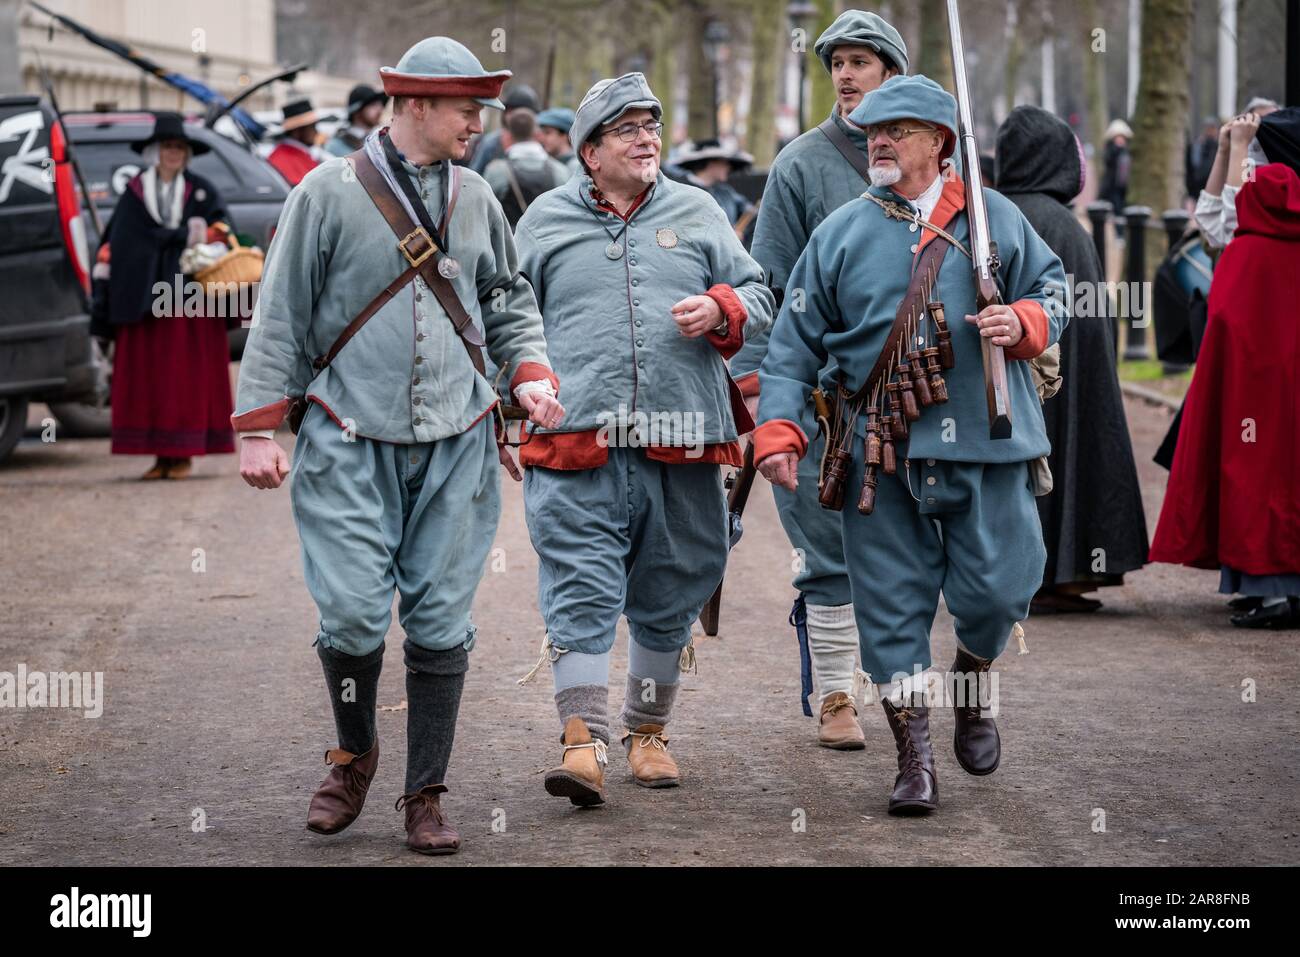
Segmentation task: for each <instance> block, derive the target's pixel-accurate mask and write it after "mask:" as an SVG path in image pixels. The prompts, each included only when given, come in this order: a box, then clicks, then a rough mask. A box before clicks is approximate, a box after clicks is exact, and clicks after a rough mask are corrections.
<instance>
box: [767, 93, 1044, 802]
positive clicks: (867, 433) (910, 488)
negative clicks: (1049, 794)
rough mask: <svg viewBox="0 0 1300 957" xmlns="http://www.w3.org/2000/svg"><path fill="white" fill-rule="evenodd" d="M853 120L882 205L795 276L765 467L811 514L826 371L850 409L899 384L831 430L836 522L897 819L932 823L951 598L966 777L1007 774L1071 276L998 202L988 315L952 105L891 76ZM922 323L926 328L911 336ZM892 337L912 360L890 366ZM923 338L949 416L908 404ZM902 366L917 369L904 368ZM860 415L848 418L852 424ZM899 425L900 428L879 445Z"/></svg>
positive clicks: (836, 220) (835, 226)
mask: <svg viewBox="0 0 1300 957" xmlns="http://www.w3.org/2000/svg"><path fill="white" fill-rule="evenodd" d="M850 118H851V119H852V120H853V122H855V123H857V124H859V125H860V126H861V127H862V128H863V129H864V130H865V131H866V136H867V142H868V148H869V150H870V154H869V158H870V163H871V165H870V167H869V175H870V177H871V181H872V186H871V188H870V189H869V190H868V191H867V193H866V194H864V195H863V197H861V198H859V199H855V200H853V201H852V202H850V203H847V204H845V205H844V206H842V207H840V208H839V209H838V210H836V211H835V212H834V213H832V214H831V215H830V216H828V217H827V218H826V220H825V221H824V222H823V223H822V224H821V225H820V226H818V227H817V229H816V230H814V231H813V234H812V236H811V238H810V239H809V241H808V246H807V248H805V249H804V251H803V254H802V255H801V256H800V257H799V261H798V262H797V263H796V264H795V267H794V269H793V270H792V271H791V273H790V277H789V282H788V284H787V292H786V301H785V304H784V305H783V306H782V307H781V315H780V318H779V319H778V321H777V323H776V327H775V329H774V330H773V332H772V338H771V342H770V343H769V346H768V350H767V355H766V357H765V358H764V359H763V365H762V368H761V369H760V371H759V379H760V380H761V382H762V392H761V398H760V400H759V420H760V424H759V426H758V428H757V430H756V431H755V433H754V450H755V451H754V460H755V462H756V463H757V465H758V469H759V471H760V472H762V473H763V475H764V476H766V477H767V478H768V480H769V481H771V482H772V483H773V485H776V486H780V487H781V488H783V489H786V490H787V491H789V492H792V493H794V492H800V493H804V494H813V495H814V497H815V495H816V492H817V474H818V469H817V467H816V463H814V467H813V469H812V471H811V474H810V475H808V476H807V477H805V472H804V470H803V469H800V468H798V467H797V463H798V460H799V459H800V458H806V457H809V451H810V450H809V445H810V443H809V440H808V435H809V416H808V415H807V413H806V409H807V404H808V397H809V394H810V393H811V392H812V390H813V389H814V388H816V387H817V386H818V385H819V383H820V382H821V381H822V374H823V370H824V369H825V368H826V366H827V364H828V361H829V362H830V363H833V364H834V366H835V367H836V370H837V372H836V376H837V380H838V379H840V377H842V381H843V385H844V388H845V389H846V390H848V392H849V393H851V394H852V393H856V392H857V390H859V389H862V388H863V387H864V386H867V385H869V384H870V383H872V381H873V376H874V375H875V374H876V371H877V370H882V369H883V370H886V371H885V372H884V377H883V378H880V379H878V380H876V381H879V382H880V383H881V384H882V385H883V384H885V383H888V390H885V389H875V390H873V391H871V392H870V393H869V394H864V395H863V396H862V398H861V400H860V401H861V402H862V406H859V407H858V408H859V409H860V410H861V412H860V414H859V413H850V414H849V415H848V416H846V417H843V418H842V421H843V422H844V423H845V424H844V432H843V433H840V432H839V430H838V429H837V430H836V432H837V435H838V434H844V435H846V436H848V438H846V439H845V440H844V441H843V443H840V442H837V443H836V445H835V446H834V448H835V449H836V451H837V455H836V458H837V460H838V461H839V462H840V463H841V466H840V467H841V468H843V470H844V481H843V487H844V488H845V489H846V491H847V492H848V493H849V494H847V495H846V496H845V502H844V505H843V508H842V510H841V511H839V512H838V514H837V513H836V511H834V510H831V509H828V510H827V514H828V515H831V516H832V517H834V518H835V519H836V520H837V521H838V522H839V523H840V533H841V541H842V543H843V548H844V554H845V559H846V566H847V569H848V576H849V582H850V586H851V589H852V592H851V597H852V605H853V611H854V614H855V617H856V621H857V626H858V632H859V634H860V635H861V636H862V642H861V653H862V662H863V668H864V670H865V671H866V672H867V674H868V675H869V676H870V680H871V681H872V682H873V683H874V684H875V686H876V691H877V693H878V694H879V696H880V700H881V704H882V706H883V708H884V711H885V715H886V717H887V719H888V722H889V724H890V727H891V730H892V731H893V732H894V740H895V744H896V746H897V750H898V769H899V773H898V777H897V778H896V779H895V783H894V788H893V792H892V794H891V795H890V800H889V812H890V813H891V814H917V813H927V812H929V811H932V810H934V809H935V808H936V807H937V806H938V783H937V779H936V777H935V769H934V756H933V753H932V749H931V744H930V733H929V721H930V710H931V709H930V705H929V701H930V700H931V698H930V697H929V696H928V695H929V692H930V691H931V688H930V687H928V685H929V684H930V682H931V678H930V675H929V674H928V672H929V669H930V664H931V661H930V631H931V628H932V627H933V623H934V615H935V609H936V607H937V605H938V601H939V596H940V594H942V595H943V598H944V601H945V603H946V605H947V608H948V611H949V612H950V613H951V614H952V616H953V619H954V624H955V631H956V636H957V645H958V651H957V657H956V660H955V662H954V663H953V666H952V669H951V672H952V673H953V674H954V675H958V676H971V677H969V678H965V679H964V681H965V683H964V684H962V685H961V686H960V693H959V695H957V696H956V697H955V698H954V700H953V701H952V702H951V703H952V704H953V706H954V720H955V732H954V737H953V750H954V752H955V753H956V756H957V761H958V763H959V764H961V766H962V768H963V769H964V770H966V771H967V772H968V773H970V774H974V775H983V774H991V773H992V772H993V771H994V770H996V769H997V767H998V762H999V760H1000V757H1001V745H1000V740H999V737H998V731H997V727H996V725H995V724H994V720H993V716H992V714H990V712H989V710H988V709H989V708H990V707H992V708H993V709H996V706H997V698H996V696H995V689H996V684H995V683H991V682H992V680H993V679H992V678H990V674H991V668H992V665H993V662H994V659H996V658H997V657H998V655H1000V654H1001V653H1002V651H1003V649H1004V648H1005V647H1006V644H1007V641H1008V639H1009V638H1010V636H1011V633H1012V630H1013V628H1015V627H1016V626H1017V623H1018V622H1019V621H1020V620H1021V619H1023V618H1025V617H1027V616H1028V613H1029V602H1030V600H1031V599H1032V598H1033V597H1034V593H1035V592H1036V591H1037V589H1038V586H1039V585H1040V584H1041V583H1042V577H1043V564H1044V561H1045V559H1046V550H1045V549H1044V547H1043V539H1042V531H1041V528H1040V526H1039V520H1038V509H1037V507H1036V505H1035V503H1034V496H1035V493H1036V492H1037V491H1041V489H1040V488H1039V487H1038V483H1037V482H1036V481H1035V477H1036V476H1035V473H1034V471H1033V469H1032V468H1031V464H1032V463H1033V461H1034V460H1036V459H1038V458H1039V457H1041V456H1044V455H1046V454H1047V452H1048V450H1049V448H1050V444H1049V442H1048V439H1047V433H1046V431H1045V429H1044V426H1043V413H1042V409H1041V407H1040V402H1039V398H1038V393H1037V391H1036V390H1035V386H1034V381H1033V377H1032V374H1031V371H1030V368H1029V363H1028V361H1027V360H1030V359H1033V358H1035V357H1037V356H1038V355H1040V354H1041V353H1042V352H1043V351H1044V350H1045V349H1046V348H1047V347H1048V346H1049V345H1050V344H1051V343H1053V342H1055V341H1056V340H1057V339H1058V338H1059V336H1060V334H1061V330H1062V329H1063V328H1064V326H1065V323H1066V319H1067V316H1066V315H1065V310H1064V308H1063V307H1062V302H1061V299H1062V297H1063V293H1064V290H1065V272H1064V270H1063V269H1062V268H1061V262H1060V260H1059V259H1057V257H1056V255H1055V254H1054V253H1053V252H1052V251H1051V249H1049V248H1048V246H1047V244H1046V243H1044V242H1043V240H1042V239H1040V238H1039V237H1038V234H1037V233H1035V232H1034V230H1033V228H1032V227H1031V226H1030V225H1029V222H1028V221H1027V220H1026V219H1025V217H1024V215H1023V214H1022V213H1021V212H1020V211H1019V210H1018V209H1017V208H1016V207H1015V206H1014V205H1013V204H1012V203H1011V202H1010V201H1009V200H1007V199H1005V198H1004V197H1002V196H1000V195H998V194H997V193H995V192H992V191H989V192H988V193H987V194H986V199H987V209H988V220H989V229H990V231H991V236H992V239H993V241H994V242H996V243H997V251H998V255H999V257H1000V260H1001V265H1000V267H999V269H998V272H997V282H998V286H999V289H1000V292H1001V299H1002V302H999V303H997V304H994V305H990V306H987V307H986V308H984V309H983V310H980V311H979V312H978V315H976V312H977V307H976V297H975V283H974V278H973V276H974V274H973V270H972V267H971V262H970V259H969V258H968V255H969V249H970V230H969V226H968V220H967V217H966V215H965V206H966V197H965V188H964V185H963V183H962V181H961V179H960V178H958V177H952V176H948V177H945V176H944V175H942V174H941V173H940V170H941V168H942V167H941V164H942V163H943V162H944V161H945V160H946V159H947V158H948V157H949V156H951V155H952V152H953V149H954V148H955V145H956V141H957V104H956V101H955V100H954V99H953V97H952V96H951V95H950V94H949V93H947V92H946V91H945V90H944V89H943V88H942V87H940V86H939V85H938V84H937V83H935V82H934V81H933V80H929V79H927V78H925V77H922V76H910V77H893V78H891V79H889V80H887V81H886V82H885V83H884V84H883V85H882V86H881V87H880V88H879V89H878V90H876V91H875V92H873V93H871V94H870V95H869V96H867V97H865V98H864V99H863V101H862V103H861V104H860V105H859V106H858V108H857V109H856V110H854V111H853V113H852V115H851V117H850ZM932 276H933V277H936V278H934V279H933V282H932V284H931V280H930V278H929V277H932ZM914 277H916V280H915V281H916V283H917V286H916V287H915V288H916V293H915V295H914V294H913V290H912V288H911V285H912V283H913V281H914ZM936 302H937V303H942V304H943V308H944V311H946V314H947V316H948V317H949V319H948V321H947V322H946V323H940V322H938V321H937V320H933V319H929V318H927V317H930V316H931V309H930V306H929V304H930V303H936ZM800 303H801V304H800ZM900 314H901V315H902V316H903V317H904V324H903V325H898V322H897V317H898V316H899V315H900ZM909 315H913V316H919V317H920V318H919V319H918V320H917V321H918V324H917V326H916V328H915V329H914V330H912V331H907V325H906V318H907V317H908V316H909ZM962 317H964V318H965V321H964V322H963V321H961V319H962ZM930 322H933V323H934V326H935V330H931V328H930V324H929V323H930ZM896 330H897V331H896ZM938 330H942V331H938ZM895 335H897V336H899V338H898V340H897V345H893V344H891V345H890V346H889V348H887V347H886V344H887V343H890V342H891V337H893V336H895ZM916 336H919V337H921V338H922V339H923V341H925V342H930V341H937V342H939V343H940V346H936V347H933V350H931V347H930V346H928V345H925V346H924V349H925V352H926V353H929V354H930V359H933V360H934V361H933V362H931V363H930V364H929V368H930V369H931V370H932V372H931V373H928V374H927V376H926V381H927V388H928V383H934V384H935V386H936V392H935V393H934V394H940V395H942V394H944V393H945V391H946V396H947V397H946V399H941V400H939V401H938V402H935V401H934V399H933V395H932V394H931V393H929V392H928V391H924V395H925V396H926V397H927V398H929V399H930V401H929V402H926V401H925V399H921V398H917V396H919V395H921V394H922V391H917V392H915V393H914V392H913V391H912V386H911V385H910V384H909V385H902V383H903V382H904V381H910V380H909V379H908V375H909V373H908V371H907V370H906V369H905V368H904V367H905V366H906V367H907V368H908V369H911V370H912V371H915V370H917V368H918V366H916V365H914V364H913V363H914V362H916V361H917V360H916V359H915V358H914V356H915V355H918V354H920V353H919V352H914V350H919V349H921V348H922V346H921V345H920V344H918V343H917V341H916V338H915V337H916ZM949 336H950V339H949V338H948V337H949ZM981 337H984V338H988V339H989V340H990V341H991V342H992V344H993V345H995V346H1001V347H1003V348H1004V349H1005V350H1006V359H1007V363H1006V372H1007V382H1008V397H1009V400H1010V403H1011V418H1012V421H1014V423H1015V429H1014V431H1013V432H1012V434H1011V436H1010V437H1009V438H1005V439H998V440H994V439H991V438H990V436H989V423H988V410H987V403H986V397H985V384H984V370H983V361H982V354H981V352H982V347H981ZM904 338H906V341H907V345H906V346H904V345H903V344H902V343H903V341H904ZM947 345H950V346H951V350H952V352H951V358H952V359H953V360H954V361H953V362H952V363H951V364H949V363H948V362H947V357H945V359H944V360H943V365H942V371H941V366H940V360H939V359H938V358H937V357H938V356H941V355H944V353H945V352H946V346H947ZM904 353H908V355H907V358H906V361H904V360H903V359H900V358H898V356H899V355H900V354H904ZM1016 360H1021V361H1016ZM926 361H927V362H929V359H927V360H926ZM881 362H883V363H884V365H883V366H882V365H880V363H881ZM941 387H942V388H941ZM895 390H896V391H895ZM902 391H906V397H907V398H908V399H914V398H915V399H916V406H914V407H912V408H911V409H910V411H909V412H908V414H906V415H904V414H903V413H902V412H901V411H899V404H898V403H896V402H894V401H892V396H894V395H897V394H898V393H899V392H902ZM887 395H889V396H890V397H891V401H890V402H889V403H888V405H886V403H885V397H886V396H887ZM858 401H859V399H857V398H855V399H853V400H851V401H849V402H840V403H838V404H839V405H840V407H841V408H842V409H843V408H845V407H850V408H851V407H852V406H853V403H855V402H858ZM907 404H908V403H906V402H904V403H902V405H903V406H906V405H907ZM917 406H919V408H918V407H917ZM887 410H888V412H889V413H892V414H889V415H888V418H889V420H890V421H889V425H887V426H885V427H884V429H883V430H882V429H881V428H879V427H878V425H879V422H880V421H881V420H883V419H884V418H885V417H886V414H887ZM837 417H838V416H836V414H835V413H834V412H833V413H832V419H835V418H837ZM873 419H874V421H873ZM882 434H883V435H884V436H885V438H884V439H883V440H882V439H881V435H882ZM873 439H874V440H875V442H874V445H873ZM882 441H883V443H884V444H885V445H886V446H887V447H888V448H889V452H890V453H893V452H894V451H895V449H896V458H895V457H894V455H893V454H884V455H881V454H880V453H881V451H882ZM873 450H874V452H875V453H876V454H875V455H873ZM846 453H847V456H848V461H847V463H845V462H844V460H843V458H842V457H841V456H843V455H844V454H846ZM868 460H872V461H870V462H869V461H868ZM830 474H831V473H830V472H829V471H828V472H827V475H828V481H829V476H830ZM995 677H996V676H993V678H995Z"/></svg>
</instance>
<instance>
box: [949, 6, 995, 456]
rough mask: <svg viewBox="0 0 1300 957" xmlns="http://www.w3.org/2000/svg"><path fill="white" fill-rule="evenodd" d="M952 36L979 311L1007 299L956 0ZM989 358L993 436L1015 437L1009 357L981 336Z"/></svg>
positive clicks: (952, 8)
mask: <svg viewBox="0 0 1300 957" xmlns="http://www.w3.org/2000/svg"><path fill="white" fill-rule="evenodd" d="M948 37H949V40H950V42H951V45H952V79H953V85H954V87H955V89H956V92H957V125H958V127H959V129H958V137H957V139H958V142H959V144H960V150H961V165H962V176H963V178H964V179H965V181H966V216H967V219H968V220H969V222H970V244H971V258H972V260H973V262H974V266H975V311H976V313H979V312H982V311H983V310H984V309H985V308H986V307H987V306H990V305H993V304H994V303H999V302H1001V301H1002V294H1001V293H1000V292H998V283H997V271H998V266H999V265H1000V263H999V261H998V250H997V246H996V245H995V244H994V243H993V241H992V239H991V238H990V237H989V213H988V207H986V206H985V204H984V184H983V183H982V182H980V172H979V171H980V154H979V147H978V146H977V145H976V143H975V123H974V122H973V121H972V120H971V108H970V88H969V87H968V86H967V84H966V51H965V49H964V48H963V46H962V41H961V17H960V16H959V15H958V13H957V0H948ZM980 347H981V351H982V353H983V357H984V394H985V398H986V399H987V400H988V406H989V438H991V439H1009V438H1011V394H1010V391H1009V390H1008V388H1007V361H1006V357H1005V356H1004V355H1003V353H1002V347H1001V346H995V345H994V344H993V341H992V340H991V339H989V338H987V337H986V336H980Z"/></svg>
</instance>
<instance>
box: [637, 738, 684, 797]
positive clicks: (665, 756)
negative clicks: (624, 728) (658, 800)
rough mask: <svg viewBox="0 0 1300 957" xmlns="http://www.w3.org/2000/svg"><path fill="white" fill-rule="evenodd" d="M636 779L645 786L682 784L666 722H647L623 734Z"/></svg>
mask: <svg viewBox="0 0 1300 957" xmlns="http://www.w3.org/2000/svg"><path fill="white" fill-rule="evenodd" d="M623 746H624V747H625V748H627V763H628V766H629V767H631V768H632V780H634V781H636V783H637V784H639V785H641V787H643V788H675V787H677V785H679V784H681V783H682V778H681V774H680V772H678V770H677V762H676V761H674V760H673V756H672V755H671V754H669V753H668V735H666V734H664V726H663V725H662V724H643V725H641V726H640V727H639V728H637V729H636V730H635V731H629V732H628V733H627V734H625V735H623Z"/></svg>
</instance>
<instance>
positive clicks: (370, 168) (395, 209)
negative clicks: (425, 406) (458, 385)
mask: <svg viewBox="0 0 1300 957" xmlns="http://www.w3.org/2000/svg"><path fill="white" fill-rule="evenodd" d="M347 161H348V162H349V163H350V164H351V165H352V168H353V170H354V171H355V172H356V174H357V181H358V182H360V183H361V185H362V186H363V187H364V188H365V191H366V195H368V196H369V197H370V200H371V202H373V203H374V204H375V208H376V209H378V210H379V214H380V215H381V216H383V217H384V221H385V222H386V223H388V226H389V228H390V229H391V230H392V231H393V234H394V235H395V236H396V237H397V245H398V247H399V248H400V250H401V252H402V255H403V256H405V257H406V260H407V262H408V263H410V264H411V269H412V270H414V271H416V272H418V273H419V276H420V278H421V279H423V280H424V281H425V283H426V284H427V285H428V287H429V288H430V289H432V290H433V294H434V296H436V297H437V299H438V304H439V305H441V306H442V308H443V311H444V312H446V313H447V317H448V318H449V319H450V320H451V324H452V326H453V327H454V328H455V329H456V334H457V335H458V336H460V339H461V342H462V343H464V345H465V351H466V352H468V353H469V358H470V362H472V363H473V364H474V368H475V369H476V370H477V371H478V374H479V375H482V376H486V374H487V372H486V365H485V363H484V361H483V348H482V347H483V337H482V335H480V334H479V331H478V329H477V327H475V325H474V321H473V320H472V319H471V318H470V315H469V313H468V312H467V311H466V310H465V305H464V303H462V302H461V301H460V296H458V295H457V294H456V290H455V289H453V288H452V285H451V283H450V282H449V281H448V280H447V278H446V277H445V276H443V275H442V273H440V272H438V260H439V259H441V258H442V256H443V252H442V250H440V249H439V248H438V244H437V243H436V242H435V241H434V239H433V237H432V236H430V235H429V232H428V230H426V229H425V228H424V227H423V226H417V225H416V224H415V223H414V222H412V221H411V217H410V215H409V214H408V213H407V212H406V209H405V207H403V206H402V204H401V201H400V200H398V198H397V196H396V194H394V193H393V190H392V187H391V186H389V185H388V180H386V179H384V176H383V174H382V173H381V172H379V170H378V169H376V168H375V164H374V162H372V161H371V159H370V156H369V155H368V154H367V153H366V151H365V150H357V151H356V152H355V153H352V154H351V155H350V156H348V157H347ZM453 196H454V193H453ZM452 201H454V200H452ZM452 201H449V202H452Z"/></svg>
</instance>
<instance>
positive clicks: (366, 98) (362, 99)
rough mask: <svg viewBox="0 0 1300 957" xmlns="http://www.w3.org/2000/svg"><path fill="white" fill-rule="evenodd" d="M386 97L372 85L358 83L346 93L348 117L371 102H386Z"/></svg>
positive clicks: (350, 117)
mask: <svg viewBox="0 0 1300 957" xmlns="http://www.w3.org/2000/svg"><path fill="white" fill-rule="evenodd" d="M387 102H388V97H387V96H386V95H384V94H383V93H380V92H379V91H378V90H376V89H375V88H374V87H370V86H366V85H365V84H364V83H358V84H357V85H356V86H354V87H353V88H352V90H351V91H350V92H349V93H348V119H352V117H353V116H354V115H355V114H357V113H360V112H361V111H362V110H364V109H365V108H366V107H367V106H369V105H370V104H371V103H387Z"/></svg>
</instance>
